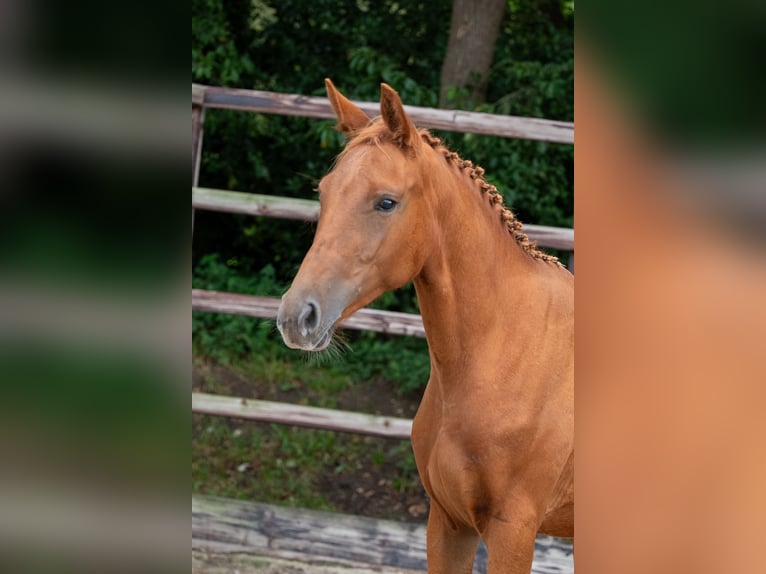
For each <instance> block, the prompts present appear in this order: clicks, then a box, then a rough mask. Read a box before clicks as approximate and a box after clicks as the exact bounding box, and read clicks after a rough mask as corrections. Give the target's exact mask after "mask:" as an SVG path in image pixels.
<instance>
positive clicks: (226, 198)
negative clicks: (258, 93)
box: [192, 187, 574, 250]
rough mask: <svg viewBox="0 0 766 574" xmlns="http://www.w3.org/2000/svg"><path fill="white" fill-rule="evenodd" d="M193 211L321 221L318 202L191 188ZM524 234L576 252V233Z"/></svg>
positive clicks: (546, 230)
mask: <svg viewBox="0 0 766 574" xmlns="http://www.w3.org/2000/svg"><path fill="white" fill-rule="evenodd" d="M192 207H194V208H195V209H207V210H210V211H225V212H229V213H243V214H247V215H261V216H266V217H277V218H281V219H297V220H301V221H316V220H317V219H318V218H319V202H318V201H313V200H309V199H296V198H292V197H278V196H272V195H260V194H255V193H243V192H239V191H227V190H223V189H211V188H204V187H193V188H192ZM524 232H525V233H526V234H527V235H528V236H529V238H530V239H533V240H535V241H537V243H538V245H540V246H542V247H551V248H554V249H563V250H572V249H574V229H568V228H565V227H549V226H546V225H524Z"/></svg>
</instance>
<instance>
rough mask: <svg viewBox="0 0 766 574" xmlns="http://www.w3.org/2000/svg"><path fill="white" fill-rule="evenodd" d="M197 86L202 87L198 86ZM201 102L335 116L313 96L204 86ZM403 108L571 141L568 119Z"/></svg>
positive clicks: (439, 119)
mask: <svg viewBox="0 0 766 574" xmlns="http://www.w3.org/2000/svg"><path fill="white" fill-rule="evenodd" d="M196 85H197V86H200V85H199V84H196ZM194 86H195V84H193V85H192V93H194ZM200 88H202V86H200V87H199V88H198V89H200ZM204 102H205V106H206V107H209V108H225V109H234V110H245V111H251V112H260V113H269V114H280V115H287V116H302V117H309V118H324V119H334V118H335V113H334V112H333V110H332V106H331V105H330V102H329V100H328V99H327V98H324V97H317V96H303V95H300V94H280V93H275V92H265V91H260V90H242V89H234V88H224V87H219V86H204ZM354 103H355V104H356V105H357V106H359V107H360V108H361V109H362V110H363V111H364V112H365V113H366V114H367V115H369V116H370V117H375V116H378V115H380V104H379V103H377V102H358V101H355V102H354ZM404 109H405V111H406V112H407V113H408V114H409V116H410V117H411V118H412V120H413V121H414V122H415V124H416V125H417V126H419V127H424V128H436V129H442V130H448V131H455V132H468V133H477V134H485V135H497V136H502V137H507V138H521V139H530V140H541V141H549V142H555V143H564V144H573V143H574V123H572V122H564V121H556V120H547V119H540V118H527V117H521V116H504V115H493V114H485V113H480V112H466V111H461V110H439V109H434V108H424V107H420V106H404Z"/></svg>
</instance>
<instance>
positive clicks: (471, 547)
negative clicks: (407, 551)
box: [426, 502, 479, 574]
mask: <svg viewBox="0 0 766 574" xmlns="http://www.w3.org/2000/svg"><path fill="white" fill-rule="evenodd" d="M478 545H479V535H478V534H477V533H476V532H475V531H474V530H472V529H470V528H463V527H459V526H456V525H455V524H454V523H453V522H452V521H451V520H450V519H449V518H448V517H447V515H446V514H445V513H444V511H443V510H442V509H441V508H440V507H439V505H438V504H435V503H433V502H432V503H431V510H430V512H429V514H428V526H427V529H426V554H427V557H428V574H470V573H471V570H472V568H473V560H474V556H475V555H476V548H477V547H478Z"/></svg>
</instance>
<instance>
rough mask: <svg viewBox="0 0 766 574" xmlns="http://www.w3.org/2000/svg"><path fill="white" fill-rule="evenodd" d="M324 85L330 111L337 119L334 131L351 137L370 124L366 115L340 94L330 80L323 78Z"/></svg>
mask: <svg viewBox="0 0 766 574" xmlns="http://www.w3.org/2000/svg"><path fill="white" fill-rule="evenodd" d="M324 85H325V88H326V89H327V97H328V98H329V99H330V104H332V109H333V110H335V115H336V116H337V117H338V125H337V126H336V129H337V130H338V131H339V132H342V133H343V134H345V135H347V136H351V135H352V134H353V132H355V131H357V130H360V129H362V128H363V127H365V126H366V125H367V124H369V123H370V118H368V117H367V114H365V113H364V112H363V111H362V110H360V109H359V108H358V107H357V106H355V105H354V104H352V103H351V101H350V100H349V99H348V98H346V96H344V95H343V94H341V93H340V92H339V91H338V90H337V88H336V87H335V85H333V83H332V81H331V80H330V78H325V80H324Z"/></svg>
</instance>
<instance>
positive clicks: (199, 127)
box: [192, 84, 205, 233]
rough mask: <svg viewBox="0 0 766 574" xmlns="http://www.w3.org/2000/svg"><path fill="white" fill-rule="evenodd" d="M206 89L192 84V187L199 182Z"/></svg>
mask: <svg viewBox="0 0 766 574" xmlns="http://www.w3.org/2000/svg"><path fill="white" fill-rule="evenodd" d="M204 103H205V87H204V86H200V85H199V84H192V187H197V182H198V181H199V166H200V155H201V154H202V132H203V125H204V123H205V106H204ZM192 233H194V207H192Z"/></svg>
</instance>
